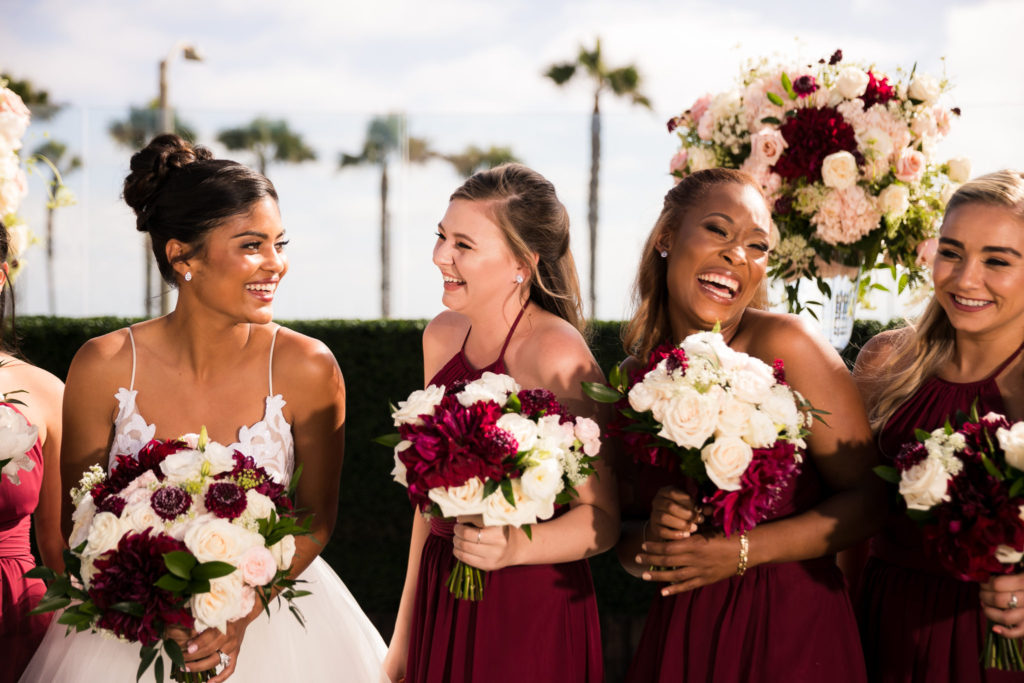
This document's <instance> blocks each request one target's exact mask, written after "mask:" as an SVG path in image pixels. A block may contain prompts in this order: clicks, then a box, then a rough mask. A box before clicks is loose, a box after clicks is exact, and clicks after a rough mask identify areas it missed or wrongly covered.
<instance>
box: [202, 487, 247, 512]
mask: <svg viewBox="0 0 1024 683" xmlns="http://www.w3.org/2000/svg"><path fill="white" fill-rule="evenodd" d="M205 503H206V509H208V510H209V511H210V512H212V513H213V514H215V515H216V516H218V517H220V518H221V519H235V518H236V517H238V516H239V515H241V514H242V513H243V512H245V489H243V488H242V487H241V486H239V485H238V484H236V483H234V482H231V481H218V482H214V483H213V484H210V487H209V488H208V489H206V498H205Z"/></svg>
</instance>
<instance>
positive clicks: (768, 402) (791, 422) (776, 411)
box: [760, 384, 803, 429]
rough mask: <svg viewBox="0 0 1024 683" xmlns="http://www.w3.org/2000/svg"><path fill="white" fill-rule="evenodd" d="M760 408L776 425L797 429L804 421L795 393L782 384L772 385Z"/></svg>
mask: <svg viewBox="0 0 1024 683" xmlns="http://www.w3.org/2000/svg"><path fill="white" fill-rule="evenodd" d="M760 408H761V411H762V412H764V413H766V414H767V415H768V417H770V418H771V419H772V421H773V422H774V423H775V424H776V425H781V426H785V427H790V428H794V429H795V428H797V427H799V425H800V423H801V422H802V421H803V420H802V419H801V416H800V411H799V410H798V409H797V406H796V401H795V400H794V397H793V394H792V393H791V392H790V390H789V388H788V387H786V386H784V385H782V384H776V385H775V386H773V387H772V390H771V392H769V394H768V395H767V396H766V397H765V398H764V400H763V401H761V403H760Z"/></svg>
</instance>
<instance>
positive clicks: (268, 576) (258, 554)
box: [238, 545, 277, 586]
mask: <svg viewBox="0 0 1024 683" xmlns="http://www.w3.org/2000/svg"><path fill="white" fill-rule="evenodd" d="M238 572H239V573H240V574H241V575H242V579H243V580H244V581H245V582H246V583H247V584H249V585H250V586H265V585H267V584H268V583H270V582H271V581H272V580H273V578H274V575H275V574H277V559H276V558H275V557H274V554H273V553H271V552H270V550H269V549H267V548H265V547H264V546H261V545H254V546H253V547H251V548H249V549H248V550H246V551H245V552H244V553H242V557H241V558H239V560H238Z"/></svg>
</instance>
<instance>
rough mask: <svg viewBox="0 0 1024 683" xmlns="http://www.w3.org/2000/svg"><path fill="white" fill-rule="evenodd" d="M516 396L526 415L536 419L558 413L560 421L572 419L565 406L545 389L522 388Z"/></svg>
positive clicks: (570, 420)
mask: <svg viewBox="0 0 1024 683" xmlns="http://www.w3.org/2000/svg"><path fill="white" fill-rule="evenodd" d="M516 396H517V397H518V398H519V402H520V404H521V405H522V407H521V409H520V410H521V412H522V414H523V415H525V416H526V417H529V418H531V419H537V418H538V417H543V416H544V415H558V416H560V418H561V419H560V420H559V422H561V423H566V422H572V421H573V416H572V415H571V414H570V413H569V411H567V410H566V409H565V406H563V405H562V404H561V403H559V402H558V399H557V398H556V397H555V395H554V394H553V393H551V392H550V391H548V390H547V389H523V390H522V391H520V392H519V393H518V394H516Z"/></svg>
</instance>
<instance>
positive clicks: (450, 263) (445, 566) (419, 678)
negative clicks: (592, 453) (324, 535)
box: [385, 164, 619, 683]
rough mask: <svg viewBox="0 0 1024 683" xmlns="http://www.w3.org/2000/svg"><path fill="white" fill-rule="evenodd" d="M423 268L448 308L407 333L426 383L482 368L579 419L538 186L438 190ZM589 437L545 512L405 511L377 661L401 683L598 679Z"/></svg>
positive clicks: (559, 264) (564, 274) (482, 178)
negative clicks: (569, 496)
mask: <svg viewBox="0 0 1024 683" xmlns="http://www.w3.org/2000/svg"><path fill="white" fill-rule="evenodd" d="M433 259H434V265H435V266H437V268H438V270H439V271H440V272H439V273H438V274H439V275H440V276H441V280H442V283H441V284H442V295H441V302H442V303H443V304H444V305H445V307H446V308H447V309H448V310H446V311H444V312H442V313H440V314H439V315H438V316H437V317H435V318H434V319H433V320H432V321H431V322H430V324H429V325H427V329H426V330H425V331H424V333H423V369H424V380H425V382H426V384H433V385H437V386H441V385H444V386H446V387H451V386H457V384H458V383H459V382H470V381H473V380H475V379H478V378H480V377H481V376H482V375H483V374H484V373H485V372H488V371H489V372H494V373H503V374H507V375H510V376H511V377H512V378H513V379H515V380H516V382H517V383H518V384H519V385H520V386H522V387H523V388H524V389H547V390H549V391H551V392H552V393H554V394H555V395H556V396H557V397H558V400H559V401H560V402H561V403H562V404H563V405H565V407H566V408H568V410H569V411H570V412H572V413H573V414H575V415H581V416H594V415H595V413H596V412H597V410H598V409H597V406H596V405H595V404H594V402H593V401H591V400H590V399H588V398H586V397H585V396H584V395H583V390H582V387H581V382H583V381H600V380H601V379H602V374H601V371H600V369H599V368H598V366H597V362H596V361H595V360H594V357H593V355H591V353H590V349H588V348H587V343H586V341H585V340H584V338H583V335H582V334H581V331H582V330H583V328H584V325H585V322H584V319H583V315H582V312H581V311H580V292H579V282H578V280H577V277H576V266H575V264H574V262H573V258H572V252H571V251H570V249H569V215H568V213H567V212H566V210H565V207H564V206H563V205H562V202H560V201H559V200H558V197H557V196H556V194H555V188H554V186H553V185H552V184H551V183H550V182H549V181H548V180H547V179H545V178H544V177H543V176H542V175H540V174H539V173H537V172H536V171H533V170H531V169H529V168H527V167H525V166H523V165H521V164H505V165H502V166H498V167H497V168H493V169H490V170H487V171H481V172H479V173H477V174H475V175H473V176H472V177H471V178H469V179H468V180H467V181H466V182H465V183H464V184H463V185H462V186H461V187H459V188H458V189H457V190H455V192H454V193H453V194H452V195H451V198H450V200H449V202H448V210H447V211H446V212H445V214H444V217H442V218H441V221H440V223H438V226H437V241H436V243H435V244H434V257H433ZM606 459H607V453H606V450H605V449H604V448H603V447H602V449H601V454H600V459H599V460H598V461H597V462H595V463H594V466H595V469H596V470H597V473H596V474H595V475H594V476H591V477H590V478H589V479H588V480H587V481H586V482H585V483H584V484H582V485H580V486H578V487H577V492H578V493H579V495H578V496H577V497H575V498H574V499H573V500H572V502H570V503H569V504H567V505H559V506H557V509H556V511H555V514H554V516H553V517H552V518H551V519H549V520H547V521H543V522H540V523H538V524H534V525H532V537H528V536H527V534H526V532H525V531H524V530H523V529H521V528H519V527H515V526H485V525H484V523H483V519H482V517H481V516H480V515H470V516H460V517H458V519H457V520H440V519H433V520H425V519H424V518H423V517H422V516H421V515H420V514H418V513H417V514H414V515H413V525H412V540H411V543H410V546H409V562H408V568H407V572H406V579H405V587H404V589H403V591H402V601H401V605H400V607H399V611H398V618H397V620H396V623H395V632H394V636H393V637H392V639H391V644H390V647H389V649H388V655H387V659H386V660H385V670H386V672H387V674H388V677H389V678H390V680H392V681H400V680H402V679H403V678H404V680H405V681H406V682H407V683H448V682H449V681H451V682H456V681H466V682H468V681H481V682H482V681H487V683H521V682H525V681H530V683H562V682H563V681H564V682H569V681H571V682H573V683H600V682H602V681H603V680H604V673H603V668H602V666H603V665H602V657H601V633H600V625H599V623H598V618H597V603H596V601H595V597H594V585H593V582H592V581H591V577H590V568H589V566H588V564H587V561H586V558H588V557H590V556H592V555H595V554H597V553H601V552H604V551H605V550H607V549H609V548H610V547H611V546H612V545H613V544H614V543H615V539H616V536H617V534H618V523H619V511H618V505H617V502H616V500H615V479H614V476H613V474H612V471H611V468H610V467H608V466H607V464H606ZM456 560H461V561H462V562H465V563H466V564H468V565H470V566H473V567H477V568H479V569H483V570H485V571H486V572H487V578H486V588H485V590H484V597H483V599H482V600H480V601H478V602H470V601H467V600H460V599H456V598H455V597H454V596H453V595H452V594H451V592H450V591H449V590H448V587H447V583H446V578H447V577H448V575H449V573H450V572H451V570H452V567H453V566H454V564H455V561H456Z"/></svg>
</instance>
